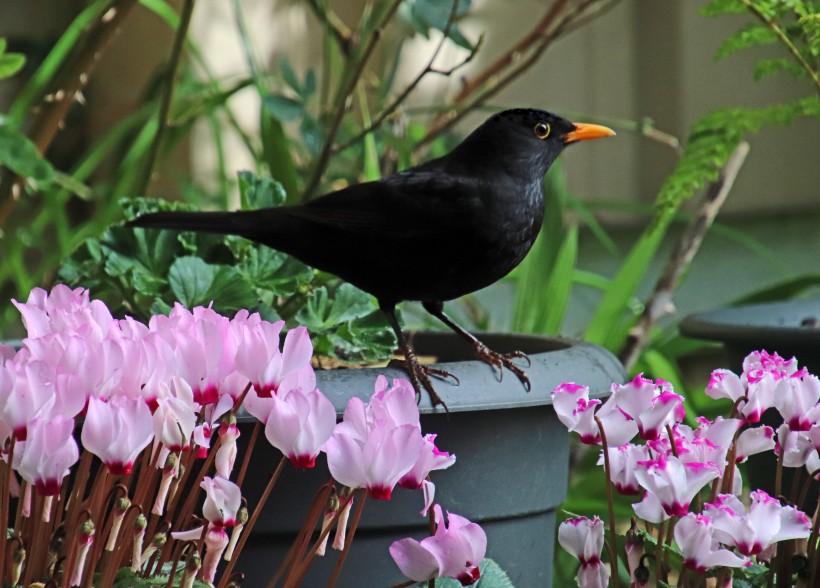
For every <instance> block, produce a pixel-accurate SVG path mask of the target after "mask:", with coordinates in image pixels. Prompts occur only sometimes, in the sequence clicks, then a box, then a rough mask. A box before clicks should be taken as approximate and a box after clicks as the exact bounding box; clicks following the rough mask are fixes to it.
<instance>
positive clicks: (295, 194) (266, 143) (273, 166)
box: [260, 108, 299, 204]
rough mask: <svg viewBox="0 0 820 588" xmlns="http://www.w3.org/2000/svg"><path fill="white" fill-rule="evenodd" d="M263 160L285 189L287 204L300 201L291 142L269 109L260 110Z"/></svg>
mask: <svg viewBox="0 0 820 588" xmlns="http://www.w3.org/2000/svg"><path fill="white" fill-rule="evenodd" d="M260 117H261V129H260V131H261V136H262V158H263V160H264V161H265V163H266V164H267V166H268V170H269V171H270V175H271V176H272V177H273V178H274V179H275V180H276V181H278V182H279V183H281V184H282V186H283V187H284V188H285V192H286V193H287V203H288V204H295V203H296V202H298V201H299V176H298V175H297V173H296V166H295V165H294V163H293V157H292V155H291V149H290V141H289V140H288V138H287V136H286V135H285V130H284V128H282V123H281V122H280V121H279V120H277V119H276V118H275V117H273V116H271V115H270V113H269V112H268V110H267V108H262V109H260Z"/></svg>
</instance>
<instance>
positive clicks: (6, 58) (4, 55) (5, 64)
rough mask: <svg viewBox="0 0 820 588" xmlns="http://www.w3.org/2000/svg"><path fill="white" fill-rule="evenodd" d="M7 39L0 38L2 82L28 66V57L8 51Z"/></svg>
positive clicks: (0, 73) (0, 75) (0, 76)
mask: <svg viewBox="0 0 820 588" xmlns="http://www.w3.org/2000/svg"><path fill="white" fill-rule="evenodd" d="M6 43H7V41H6V39H4V38H2V37H0V80H2V79H4V78H10V77H11V76H13V75H14V74H16V73H17V72H19V71H20V70H21V69H23V66H24V65H25V64H26V56H25V55H23V54H22V53H10V52H7V51H6Z"/></svg>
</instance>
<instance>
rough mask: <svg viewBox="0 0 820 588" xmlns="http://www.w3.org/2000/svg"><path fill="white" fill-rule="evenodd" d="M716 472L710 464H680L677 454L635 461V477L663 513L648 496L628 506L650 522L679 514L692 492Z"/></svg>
mask: <svg viewBox="0 0 820 588" xmlns="http://www.w3.org/2000/svg"><path fill="white" fill-rule="evenodd" d="M720 474H721V471H720V468H719V467H717V466H716V465H715V464H713V463H698V462H692V463H684V462H682V461H681V460H680V459H679V458H677V457H674V456H670V457H665V456H664V455H663V454H661V455H659V456H658V458H657V459H652V460H647V461H639V462H638V463H637V469H636V471H635V476H636V477H637V478H638V482H639V483H640V484H641V486H642V487H643V488H645V489H646V491H647V493H648V494H651V495H652V496H653V497H654V498H655V499H656V503H657V504H659V505H660V507H661V508H662V509H663V512H662V513H661V512H658V511H657V510H656V509H655V508H654V506H655V504H656V503H655V502H653V501H652V500H651V499H650V501H646V499H645V500H644V501H643V502H641V503H639V504H637V505H635V504H633V505H632V506H633V508H634V509H635V512H636V513H637V514H638V516H639V517H641V518H642V519H644V520H647V521H649V522H653V523H659V522H660V521H661V520H664V519H665V518H666V517H672V516H683V515H685V514H686V513H687V512H688V510H689V504H690V503H691V502H692V499H693V498H694V497H695V494H697V493H698V492H699V491H700V489H701V488H703V486H705V485H706V484H708V483H709V482H711V481H712V480H714V479H715V478H717V477H718V476H720ZM650 507H651V508H650ZM653 511H654V512H653ZM664 515H665V516H664Z"/></svg>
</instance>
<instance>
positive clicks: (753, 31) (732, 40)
mask: <svg viewBox="0 0 820 588" xmlns="http://www.w3.org/2000/svg"><path fill="white" fill-rule="evenodd" d="M776 42H777V35H775V34H774V31H772V30H771V29H770V28H769V27H767V26H765V25H759V24H748V25H746V26H745V27H743V28H742V29H740V30H739V31H738V32H736V33H735V34H734V35H732V36H731V37H729V38H728V39H726V40H725V41H724V42H723V44H722V45H721V46H720V48H718V50H717V55H716V57H717V59H723V58H724V57H727V56H729V55H732V54H733V53H736V52H737V51H740V50H741V49H747V48H749V47H759V46H761V45H771V44H773V43H776Z"/></svg>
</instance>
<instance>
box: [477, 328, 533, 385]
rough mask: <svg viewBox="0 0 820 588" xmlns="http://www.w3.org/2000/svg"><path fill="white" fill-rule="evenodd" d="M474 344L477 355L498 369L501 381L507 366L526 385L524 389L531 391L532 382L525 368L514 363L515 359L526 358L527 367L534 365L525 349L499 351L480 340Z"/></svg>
mask: <svg viewBox="0 0 820 588" xmlns="http://www.w3.org/2000/svg"><path fill="white" fill-rule="evenodd" d="M474 346H475V354H476V357H477V358H478V359H480V360H481V361H483V362H484V363H487V364H489V365H491V366H492V367H494V368H496V369H497V370H498V379H499V381H500V380H501V379H502V378H503V377H504V368H507V369H508V370H510V371H511V372H512V373H514V374H515V375H516V377H517V378H518V379H519V381H520V382H521V383H522V384H523V385H524V389H525V390H526V391H527V392H529V391H530V389H531V388H532V385H531V384H530V379H529V378H528V377H527V374H526V373H525V372H524V370H522V369H521V368H520V367H518V366H517V365H515V363H513V360H514V359H525V360H526V361H527V367H530V366H531V365H532V361H530V358H529V356H527V354H526V353H524V352H523V351H513V352H511V353H498V352H497V351H493V350H492V349H490V348H489V347H487V346H486V345H485V344H484V343H481V342H480V341H477V342H476V343H475V345H474Z"/></svg>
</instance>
